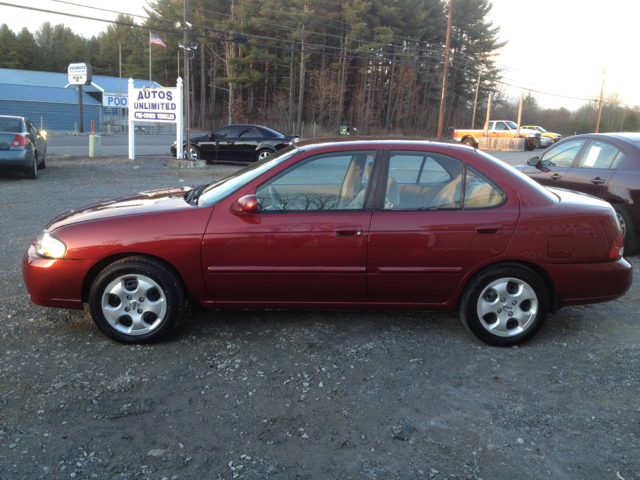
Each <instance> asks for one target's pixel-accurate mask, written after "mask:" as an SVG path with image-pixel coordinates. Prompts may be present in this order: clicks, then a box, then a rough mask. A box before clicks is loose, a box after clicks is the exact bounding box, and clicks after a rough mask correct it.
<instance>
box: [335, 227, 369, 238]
mask: <svg viewBox="0 0 640 480" xmlns="http://www.w3.org/2000/svg"><path fill="white" fill-rule="evenodd" d="M335 232H336V237H361V236H362V232H363V229H362V227H361V226H360V225H346V226H344V227H337V228H336V230H335Z"/></svg>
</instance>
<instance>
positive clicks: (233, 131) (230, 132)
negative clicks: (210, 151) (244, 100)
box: [213, 126, 242, 138]
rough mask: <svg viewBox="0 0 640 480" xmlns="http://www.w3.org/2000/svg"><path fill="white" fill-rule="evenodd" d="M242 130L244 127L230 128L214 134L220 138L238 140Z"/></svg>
mask: <svg viewBox="0 0 640 480" xmlns="http://www.w3.org/2000/svg"><path fill="white" fill-rule="evenodd" d="M241 130H242V127H233V126H228V127H222V128H219V129H218V130H216V131H215V132H213V133H215V134H216V136H217V137H219V138H237V137H238V135H239V134H240V131H241Z"/></svg>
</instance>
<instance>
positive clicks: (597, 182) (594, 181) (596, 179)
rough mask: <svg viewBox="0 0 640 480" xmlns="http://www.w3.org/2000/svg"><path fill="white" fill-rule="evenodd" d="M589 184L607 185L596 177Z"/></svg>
mask: <svg viewBox="0 0 640 480" xmlns="http://www.w3.org/2000/svg"><path fill="white" fill-rule="evenodd" d="M591 183H593V184H594V185H602V184H603V183H607V182H606V180H603V179H601V178H600V177H596V178H594V179H592V180H591Z"/></svg>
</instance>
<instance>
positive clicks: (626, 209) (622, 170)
mask: <svg viewBox="0 0 640 480" xmlns="http://www.w3.org/2000/svg"><path fill="white" fill-rule="evenodd" d="M515 168H517V169H518V170H520V171H522V172H523V173H525V174H527V175H528V176H529V177H531V178H533V179H534V180H536V181H537V182H539V183H541V184H542V185H546V186H552V187H559V188H566V189H569V190H576V191H578V192H582V193H586V194H588V195H593V196H594V197H598V198H601V199H603V200H606V201H607V202H609V203H610V204H612V205H613V208H615V210H616V213H617V214H618V220H619V221H620V225H621V226H622V230H623V232H624V245H625V253H626V254H627V255H631V254H633V253H636V252H637V251H638V248H639V247H640V133H603V134H595V133H590V134H585V135H576V136H573V137H570V138H566V139H565V140H563V141H561V142H559V143H556V144H555V145H553V146H552V147H550V148H548V149H547V150H545V151H544V152H542V153H541V154H540V155H539V156H537V157H532V158H531V159H530V160H529V162H528V164H527V165H519V166H517V167H515Z"/></svg>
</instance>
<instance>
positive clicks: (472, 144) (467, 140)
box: [462, 137, 476, 148]
mask: <svg viewBox="0 0 640 480" xmlns="http://www.w3.org/2000/svg"><path fill="white" fill-rule="evenodd" d="M462 143H464V144H465V145H468V146H470V147H473V148H476V141H475V140H474V139H473V138H472V137H467V138H465V139H464V140H462Z"/></svg>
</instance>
